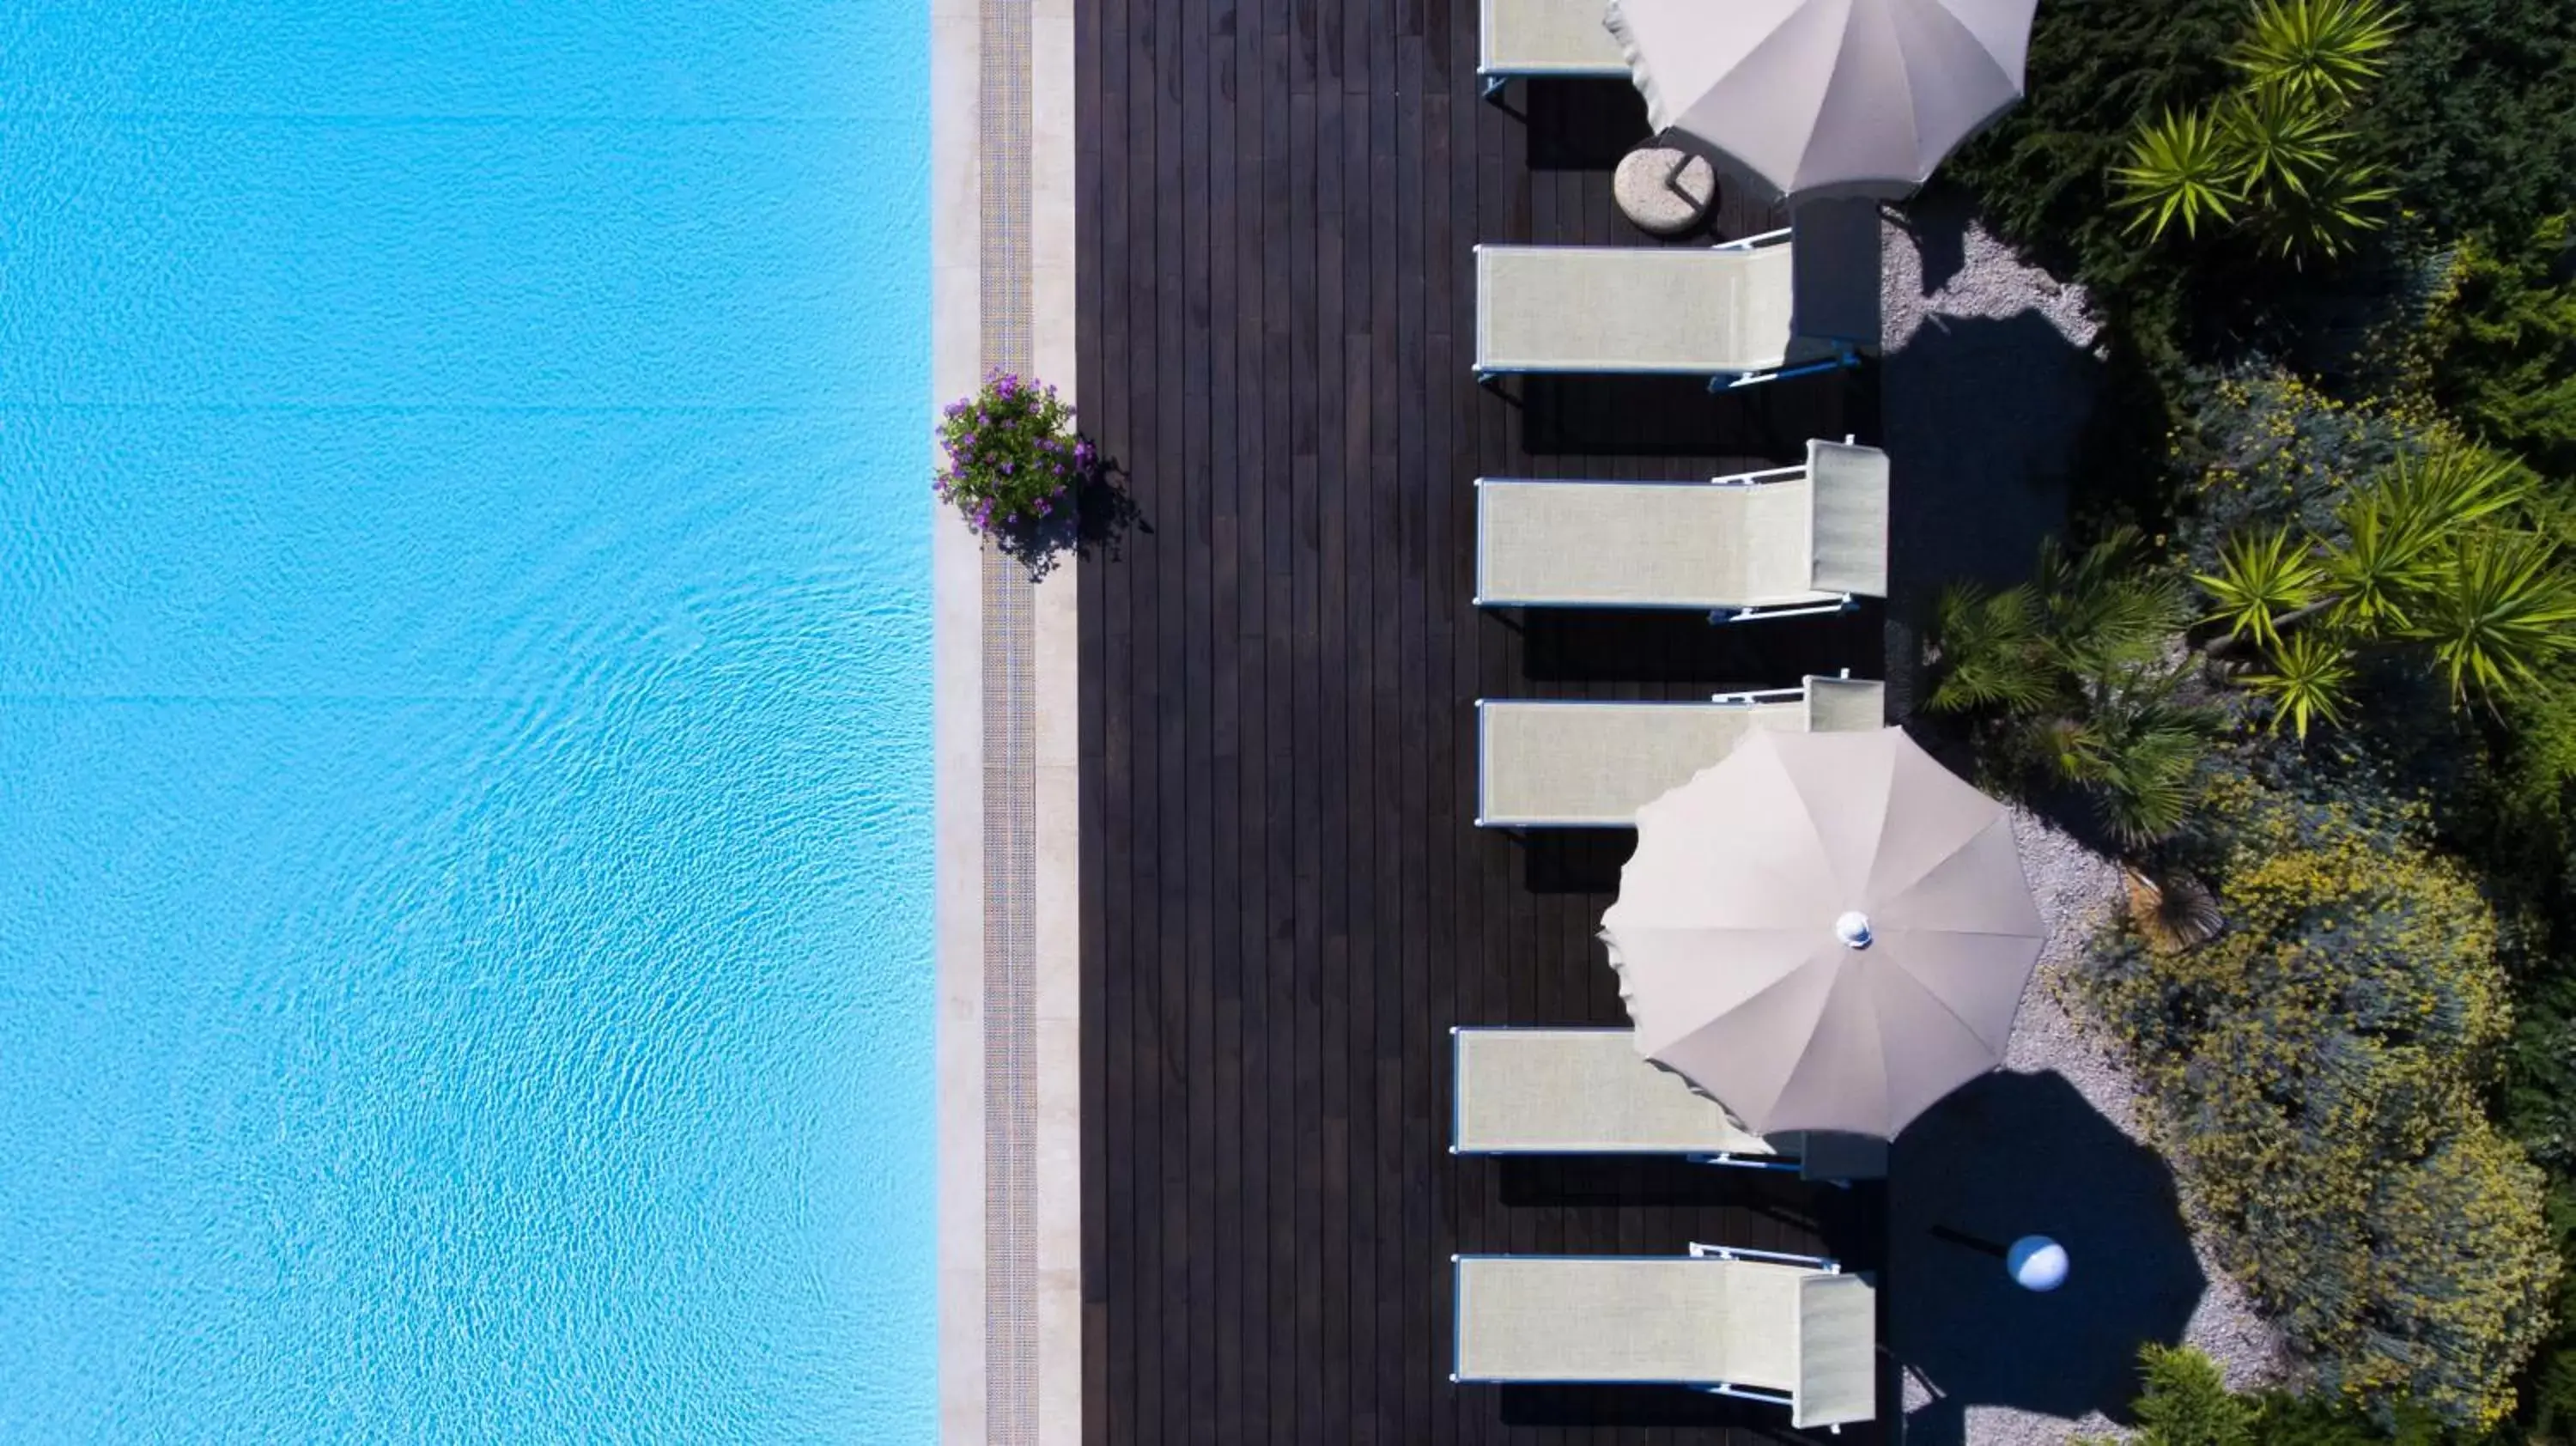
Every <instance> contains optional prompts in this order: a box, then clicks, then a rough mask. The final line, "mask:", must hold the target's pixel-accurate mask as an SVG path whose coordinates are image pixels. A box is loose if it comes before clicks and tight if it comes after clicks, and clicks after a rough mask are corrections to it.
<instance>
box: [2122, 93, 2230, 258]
mask: <svg viewBox="0 0 2576 1446" xmlns="http://www.w3.org/2000/svg"><path fill="white" fill-rule="evenodd" d="M2243 175H2244V161H2243V159H2242V158H2241V157H2239V156H2238V155H2237V154H2236V150H2235V148H2234V147H2233V146H2231V145H2229V144H2228V140H2227V134H2226V131H2225V130H2224V128H2222V127H2221V126H2220V125H2219V123H2218V122H2217V120H2216V119H2214V118H2213V117H2212V116H2211V115H2210V114H2209V113H2208V112H2207V111H2197V110H2192V111H2181V112H2175V111H2166V112H2165V113H2164V115H2163V116H2161V117H2160V118H2158V119H2156V120H2154V121H2142V122H2141V123H2140V124H2139V126H2138V133H2137V135H2135V136H2134V137H2132V138H2131V139H2130V141H2129V160H2128V163H2127V164H2126V165H2121V166H2114V167H2112V168H2111V177H2112V179H2113V180H2115V181H2117V182H2119V185H2120V194H2119V195H2118V196H2117V197H2115V198H2114V199H2113V201H2112V204H2113V205H2115V206H2117V207H2119V208H2120V209H2122V210H2125V211H2130V212H2133V213H2134V214H2133V215H2131V216H2130V218H2129V229H2130V230H2131V231H2137V230H2141V229H2143V230H2145V231H2146V233H2147V239H2148V240H2150V241H2157V240H2161V239H2163V237H2164V234H2165V228H2166V227H2168V226H2170V225H2172V224H2173V223H2175V222H2176V221H2179V222H2181V223H2182V233H2183V234H2184V235H2185V236H2189V237H2194V238H2197V237H2198V236H2199V235H2200V227H2201V223H2202V222H2203V221H2209V222H2212V223H2215V222H2221V221H2232V220H2234V219H2235V213H2234V212H2233V211H2231V210H2229V209H2228V208H2229V207H2231V206H2234V205H2238V204H2241V203H2242V202H2243V201H2244V199H2245V196H2244V191H2243V187H2242V181H2243Z"/></svg>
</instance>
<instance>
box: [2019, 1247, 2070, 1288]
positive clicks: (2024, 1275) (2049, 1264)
mask: <svg viewBox="0 0 2576 1446" xmlns="http://www.w3.org/2000/svg"><path fill="white" fill-rule="evenodd" d="M2066 1267H2067V1259H2066V1247H2065V1246H2063V1245H2060V1244H2058V1243H2057V1242H2056V1241H2054V1240H2051V1239H2049V1238H2048V1237H2047V1236H2045V1235H2025V1236H2023V1237H2022V1238H2021V1239H2019V1240H2016V1241H2014V1242H2013V1243H2012V1246H2011V1248H2010V1249H2008V1250H2006V1251H2005V1252H2004V1268H2005V1269H2006V1270H2009V1271H2011V1272H2012V1278H2013V1283H2014V1284H2015V1285H2018V1286H2020V1287H2021V1288H2022V1289H2024V1290H2037V1291H2050V1290H2055V1289H2057V1288H2058V1287H2059V1286H2061V1285H2064V1284H2065V1283H2066Z"/></svg>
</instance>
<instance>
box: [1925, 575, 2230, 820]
mask: <svg viewBox="0 0 2576 1446" xmlns="http://www.w3.org/2000/svg"><path fill="white" fill-rule="evenodd" d="M2188 621H2189V613H2188V611H2187V609H2186V604H2185V600H2184V594H2183V590H2182V587H2181V584H2180V581H2179V579H2177V578H2175V577H2174V576H2173V575H2172V574H2171V573H2170V572H2169V571H2167V570H2166V569H2164V568H2161V567H2158V566H2154V565H2152V564H2151V563H2149V562H2148V561H2147V559H2146V558H2145V557H2144V556H2143V549H2142V546H2141V543H2140V539H2139V538H2138V536H2137V535H2136V534H2135V533H2133V532H2126V531H2123V532H2118V533H2115V534H2113V535H2112V536H2110V537H2108V538H2106V539H2104V540H2103V541H2102V542H2100V543H2097V544H2095V545H2094V546H2092V547H2090V548H2087V549H2085V550H2084V551H2083V552H2080V553H2075V554H2071V555H2070V554H2068V553H2067V552H2066V551H2065V550H2064V549H2063V548H2061V547H2059V546H2058V544H2057V542H2056V540H2055V539H2053V538H2052V539H2050V540H2049V541H2048V542H2047V543H2045V544H2043V545H2042V547H2041V549H2040V555H2039V563H2038V567H2037V569H2036V575H2035V577H2034V579H2033V580H2032V581H2031V582H2029V583H2026V584H2023V585H2022V586H2019V587H2013V588H2007V589H2005V590H2003V591H2001V592H1987V591H1985V590H1983V589H1980V588H1977V587H1974V586H1970V585H1959V586H1954V587H1952V588H1950V589H1949V590H1948V591H1946V592H1945V593H1943V595H1942V597H1941V602H1940V606H1939V609H1938V612H1937V615H1936V617H1935V619H1934V624H1933V632H1932V661H1933V667H1934V675H1933V683H1932V687H1931V690H1930V692H1929V694H1928V695H1927V697H1926V698H1925V700H1924V707H1925V709H1926V711H1928V712H1932V713H1947V714H1954V715H1962V716H1965V717H1967V718H1969V719H1970V720H1971V722H1972V724H1973V725H1974V726H1975V727H1976V729H1977V733H1976V737H1977V740H1978V741H1979V743H1980V744H1981V745H1982V752H1983V755H1984V758H1985V761H1986V771H1987V773H1988V774H1989V776H1990V781H1992V782H1994V783H1995V784H1996V786H1998V787H2003V788H2014V787H2018V786H2021V785H2023V784H2025V783H2029V782H2036V781H2038V780H2040V779H2046V780H2048V781H2052V782H2056V783H2063V784H2072V785H2074V786H2076V787H2077V788H2078V789H2080V790H2081V791H2082V792H2083V793H2084V794H2085V795H2086V796H2087V797H2088V798H2089V799H2090V800H2091V801H2092V804H2093V807H2094V809H2095V811H2096V813H2097V814H2098V815H2099V816H2100V817H2101V819H2102V821H2103V823H2104V824H2105V825H2107V826H2108V827H2109V828H2110V829H2111V831H2112V832H2113V833H2115V834H2117V835H2118V836H2119V838H2120V839H2121V840H2122V841H2123V842H2124V843H2126V844H2128V845H2129V846H2131V847H2144V846H2145V845H2147V844H2149V843H2152V842H2154V841H2155V840H2157V839H2160V838H2163V837H2164V836H2166V835H2167V834H2170V833H2172V832H2173V831H2174V830H2176V829H2177V828H2179V827H2181V826H2182V824H2183V823H2184V821H2185V820H2186V819H2187V818H2188V817H2189V815H2190V812H2191V808H2192V804H2193V802H2194V800H2195V799H2196V798H2197V796H2198V778H2199V772H2200V765H2201V760H2202V759H2203V758H2204V757H2205V756H2206V755H2207V753H2208V749H2209V739H2210V735H2211V734H2212V732H2214V731H2215V727H2216V723H2217V720H2216V718H2215V717H2214V715H2212V714H2211V713H2210V711H2209V710H2208V709H2206V708H2205V707H2201V706H2198V705H2195V704H2191V703H2188V702H2185V701H2182V700H2181V698H2180V697H2179V693H2180V686H2181V683H2182V681H2183V678H2184V676H2185V672H2186V664H2185V661H2184V660H2183V659H2182V657H2181V656H2180V650H2179V648H2178V646H2177V644H2178V640H2179V637H2180V634H2181V632H2182V629H2183V627H2184V625H2185V624H2186V623H2187V622H2188Z"/></svg>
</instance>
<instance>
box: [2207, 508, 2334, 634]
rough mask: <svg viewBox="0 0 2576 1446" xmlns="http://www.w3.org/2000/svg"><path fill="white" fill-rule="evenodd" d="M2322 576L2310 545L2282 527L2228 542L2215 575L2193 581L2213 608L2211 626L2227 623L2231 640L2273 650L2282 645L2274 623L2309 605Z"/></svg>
mask: <svg viewBox="0 0 2576 1446" xmlns="http://www.w3.org/2000/svg"><path fill="white" fill-rule="evenodd" d="M2325 577H2326V570H2325V569H2324V568H2323V567H2321V566H2319V565H2318V563H2317V560H2316V559H2315V558H2314V557H2313V556H2311V555H2310V553H2309V550H2308V545H2307V544H2306V543H2305V542H2303V541H2300V540H2299V539H2297V538H2295V537H2293V536H2292V535H2291V534H2290V529H2289V528H2287V527H2280V528H2275V529H2274V530H2273V531H2271V532H2270V533H2267V534H2252V533H2239V534H2237V535H2236V536H2234V537H2231V538H2229V539H2227V544H2226V546H2224V547H2222V548H2221V549H2219V556H2218V571H2217V572H2215V573H2205V572H2204V573H2194V574H2193V575H2192V581H2194V582H2196V583H2199V584H2200V585H2201V588H2202V590H2203V591H2205V592H2207V593H2208V594H2209V596H2210V599H2211V600H2212V601H2213V602H2215V603H2216V604H2217V611H2215V612H2213V613H2211V614H2210V621H2212V622H2223V623H2225V624H2227V635H2228V636H2229V637H2231V638H2244V637H2250V638H2252V639H2253V640H2254V641H2255V642H2257V643H2259V644H2261V645H2263V646H2265V647H2275V646H2278V645H2279V643H2280V641H2281V634H2280V632H2279V629H2278V624H2277V619H2279V618H2281V617H2282V616H2284V615H2290V616H2295V615H2297V614H2299V613H2300V612H2302V611H2303V610H2304V609H2306V608H2308V607H2310V606H2311V605H2313V604H2314V603H2315V602H2316V600H2317V591H2318V586H2319V584H2320V583H2322V582H2323V581H2324V580H2325Z"/></svg>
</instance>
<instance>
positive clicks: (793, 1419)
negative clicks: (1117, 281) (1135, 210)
mask: <svg viewBox="0 0 2576 1446" xmlns="http://www.w3.org/2000/svg"><path fill="white" fill-rule="evenodd" d="M926 90H927V45H926V36H925V26H924V24H923V21H922V15H921V12H920V11H919V9H918V7H914V6H908V5H897V4H893V3H891V0H859V3H848V4H833V3H825V0H776V3H770V4H764V5H758V6H749V5H715V4H704V3H688V0H617V3H613V4H611V3H606V0H599V3H551V4H546V5H540V6H532V7H525V8H522V7H520V6H516V5H505V4H502V3H499V0H446V3H442V4H435V5H386V4H377V3H359V0H346V3H329V0H268V3H243V4H239V5H227V6H220V7H203V6H189V5H183V4H179V3H176V0H128V3H121V4H120V3H108V0H58V3H50V4H47V5H44V6H41V7H22V8H20V9H19V10H18V11H16V12H15V13H14V14H13V15H12V16H11V17H10V18H9V19H8V20H7V21H6V22H5V23H0V1379H5V1380H7V1381H8V1382H10V1389H9V1390H8V1391H6V1392H0V1439H5V1440H9V1441H52V1440H98V1441H146V1440H165V1439H167V1440H176V1439H186V1440H291V1441H305V1440H313V1441H321V1440H330V1441H354V1440H372V1439H394V1440H423V1441H425V1440H439V1441H528V1440H558V1439H560V1440H582V1441H608V1440H624V1439H656V1440H659V1439H668V1440H687V1441H728V1440H798V1441H803V1440H844V1441H865V1442H871V1443H878V1442H903V1441H923V1440H928V1439H930V1437H931V1435H932V1431H933V1423H934V1415H935V1413H934V1385H933V1374H934V1361H933V1339H932V1309H933V1308H932V1301H933V1288H934V1282H933V1267H932V1257H933V1230H934V1225H933V1220H932V1215H931V1211H932V1201H933V1193H934V1192H933V1186H932V1174H933V1171H932V1155H933V1146H932V1140H931V1120H932V1110H931V1101H932V1081H931V1050H930V1032H931V948H930V917H931V908H930V857H931V840H930V833H929V822H928V818H929V805H930V736H929V735H930V710H929V696H930V689H929V668H930V659H929V642H930V624H929V605H928V535H929V523H930V514H929V510H928V508H929V502H928V488H927V486H926V478H927V476H928V471H929V466H930V458H929V453H928V444H927V415H926V409H925V405H924V404H925V403H926V402H927V401H928V400H929V398H928V396H927V390H928V354H927V342H926V334H927V331H928V326H927V321H928V302H927V296H928V290H929V286H928V264H927V254H928V236H927V224H928V223H927V181H928V178H927V150H928V128H927V121H926V119H925V112H926Z"/></svg>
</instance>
